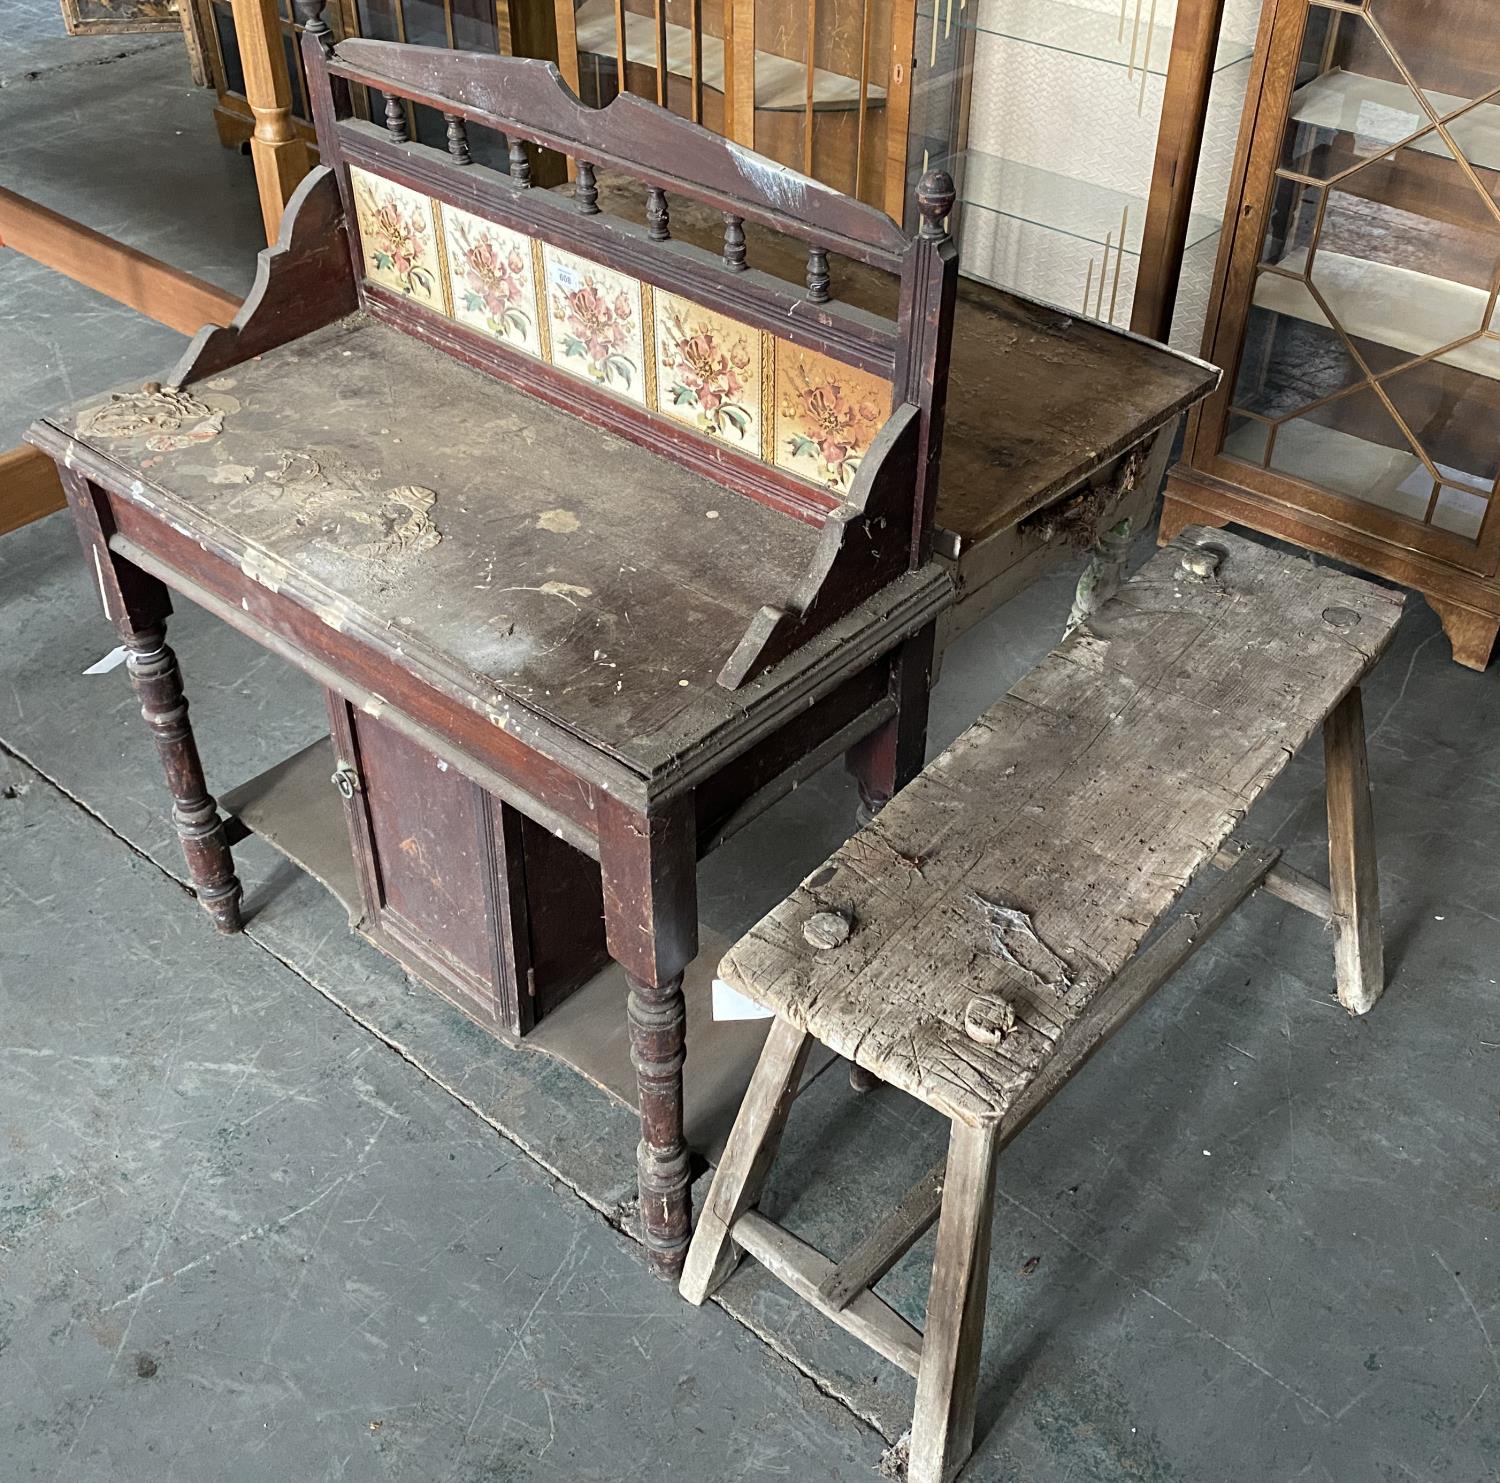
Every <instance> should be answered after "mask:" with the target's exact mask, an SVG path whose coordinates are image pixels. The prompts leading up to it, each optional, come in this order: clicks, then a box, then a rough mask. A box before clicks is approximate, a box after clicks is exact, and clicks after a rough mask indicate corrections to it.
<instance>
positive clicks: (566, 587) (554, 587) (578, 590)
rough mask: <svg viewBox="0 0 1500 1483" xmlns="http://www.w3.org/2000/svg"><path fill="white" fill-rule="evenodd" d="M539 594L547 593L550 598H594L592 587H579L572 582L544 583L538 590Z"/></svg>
mask: <svg viewBox="0 0 1500 1483" xmlns="http://www.w3.org/2000/svg"><path fill="white" fill-rule="evenodd" d="M537 591H538V592H545V593H546V594H547V595H548V596H549V597H592V596H593V595H594V589H593V588H592V587H577V586H575V585H574V584H573V583H572V582H543V583H542V585H541V586H540V587H538V588H537Z"/></svg>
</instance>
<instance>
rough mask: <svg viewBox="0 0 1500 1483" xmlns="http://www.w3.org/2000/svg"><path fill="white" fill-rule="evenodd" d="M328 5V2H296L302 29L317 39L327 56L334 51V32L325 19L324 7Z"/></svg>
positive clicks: (309, 0) (312, 0) (325, 0)
mask: <svg viewBox="0 0 1500 1483" xmlns="http://www.w3.org/2000/svg"><path fill="white" fill-rule="evenodd" d="M326 3H327V0H294V4H295V8H296V15H297V19H298V21H299V22H300V23H301V25H302V29H303V30H304V31H306V32H307V33H308V35H310V36H315V37H316V38H317V41H318V45H319V46H321V47H322V48H323V54H324V55H325V56H326V55H327V54H328V53H329V52H331V51H332V50H333V30H332V28H331V27H330V26H329V24H328V22H327V21H325V20H324V19H323V7H324V5H325V4H326Z"/></svg>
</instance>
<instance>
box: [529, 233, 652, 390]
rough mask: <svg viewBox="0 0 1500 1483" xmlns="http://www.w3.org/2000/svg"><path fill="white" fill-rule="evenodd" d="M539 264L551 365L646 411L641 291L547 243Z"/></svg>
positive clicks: (634, 284) (625, 276)
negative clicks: (542, 275) (542, 274)
mask: <svg viewBox="0 0 1500 1483" xmlns="http://www.w3.org/2000/svg"><path fill="white" fill-rule="evenodd" d="M542 264H543V271H544V274H545V283H544V293H545V296H546V304H547V325H548V339H549V342H550V343H549V348H550V351H551V360H552V364H553V365H555V366H557V367H559V368H560V369H561V370H564V371H570V372H572V374H573V375H575V376H581V377H583V378H584V379H585V380H589V381H592V382H593V383H594V384H595V385H596V386H601V387H604V388H605V389H606V390H608V391H612V392H614V393H615V394H616V395H617V396H622V397H626V398H627V399H629V400H630V401H632V402H636V403H637V404H639V405H640V406H643V407H644V406H646V405H647V396H646V391H647V386H646V371H647V366H646V353H645V346H646V340H645V329H644V317H645V316H644V305H643V298H644V295H643V294H642V292H641V285H640V284H639V283H638V282H637V281H636V280H635V279H634V278H631V277H630V276H629V275H628V274H625V273H619V272H616V271H615V270H614V269H613V268H606V267H604V266H603V265H602V264H600V263H594V262H590V261H589V260H588V259H587V258H581V257H575V256H574V255H573V254H572V253H570V252H564V251H563V250H562V249H561V248H557V247H553V246H552V245H551V244H550V243H544V244H543V245H542Z"/></svg>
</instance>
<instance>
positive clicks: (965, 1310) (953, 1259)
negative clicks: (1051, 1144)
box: [906, 1122, 1000, 1483]
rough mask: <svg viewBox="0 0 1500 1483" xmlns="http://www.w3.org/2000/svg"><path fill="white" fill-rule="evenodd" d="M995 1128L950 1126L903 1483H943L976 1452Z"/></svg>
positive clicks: (996, 1143)
mask: <svg viewBox="0 0 1500 1483" xmlns="http://www.w3.org/2000/svg"><path fill="white" fill-rule="evenodd" d="M999 1133H1000V1125H999V1124H998V1123H989V1124H986V1125H985V1126H983V1127H978V1128H971V1127H969V1126H968V1125H967V1124H965V1123H958V1122H955V1123H954V1124H953V1134H952V1136H951V1138H950V1139H949V1142H948V1172H947V1176H946V1180H945V1183H944V1187H943V1213H942V1215H941V1216H939V1217H938V1236H937V1253H936V1255H935V1257H934V1259H933V1264H932V1287H931V1289H930V1290H929V1292H928V1296H927V1325H926V1328H925V1330H924V1331H923V1336H922V1366H921V1370H920V1372H919V1373H918V1375H917V1408H916V1412H915V1414H914V1415H913V1417H912V1427H911V1455H910V1461H909V1462H908V1464H907V1474H906V1476H907V1483H948V1480H949V1479H950V1478H952V1477H953V1475H954V1474H955V1473H956V1472H957V1471H958V1470H959V1468H961V1467H962V1466H963V1465H964V1463H965V1462H966V1461H967V1460H968V1456H969V1453H970V1452H972V1451H973V1450H974V1392H975V1389H976V1387H977V1385H978V1383H979V1353H980V1348H981V1346H982V1344H983V1342H984V1305H985V1295H986V1293H987V1292H988V1290H989V1273H990V1226H991V1222H992V1220H993V1217H994V1206H995V1160H996V1155H997V1154H998V1153H999V1144H1000V1138H999Z"/></svg>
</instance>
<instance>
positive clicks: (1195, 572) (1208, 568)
mask: <svg viewBox="0 0 1500 1483" xmlns="http://www.w3.org/2000/svg"><path fill="white" fill-rule="evenodd" d="M1223 559H1224V553H1223V552H1222V551H1217V550H1215V549H1214V548H1213V547H1212V546H1194V547H1193V549H1192V550H1190V551H1184V552H1183V553H1182V570H1183V573H1184V575H1186V576H1189V577H1193V578H1194V579H1196V580H1197V581H1199V582H1207V581H1210V580H1211V579H1212V578H1214V577H1216V576H1218V574H1219V563H1220V562H1221V561H1222V560H1223Z"/></svg>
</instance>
